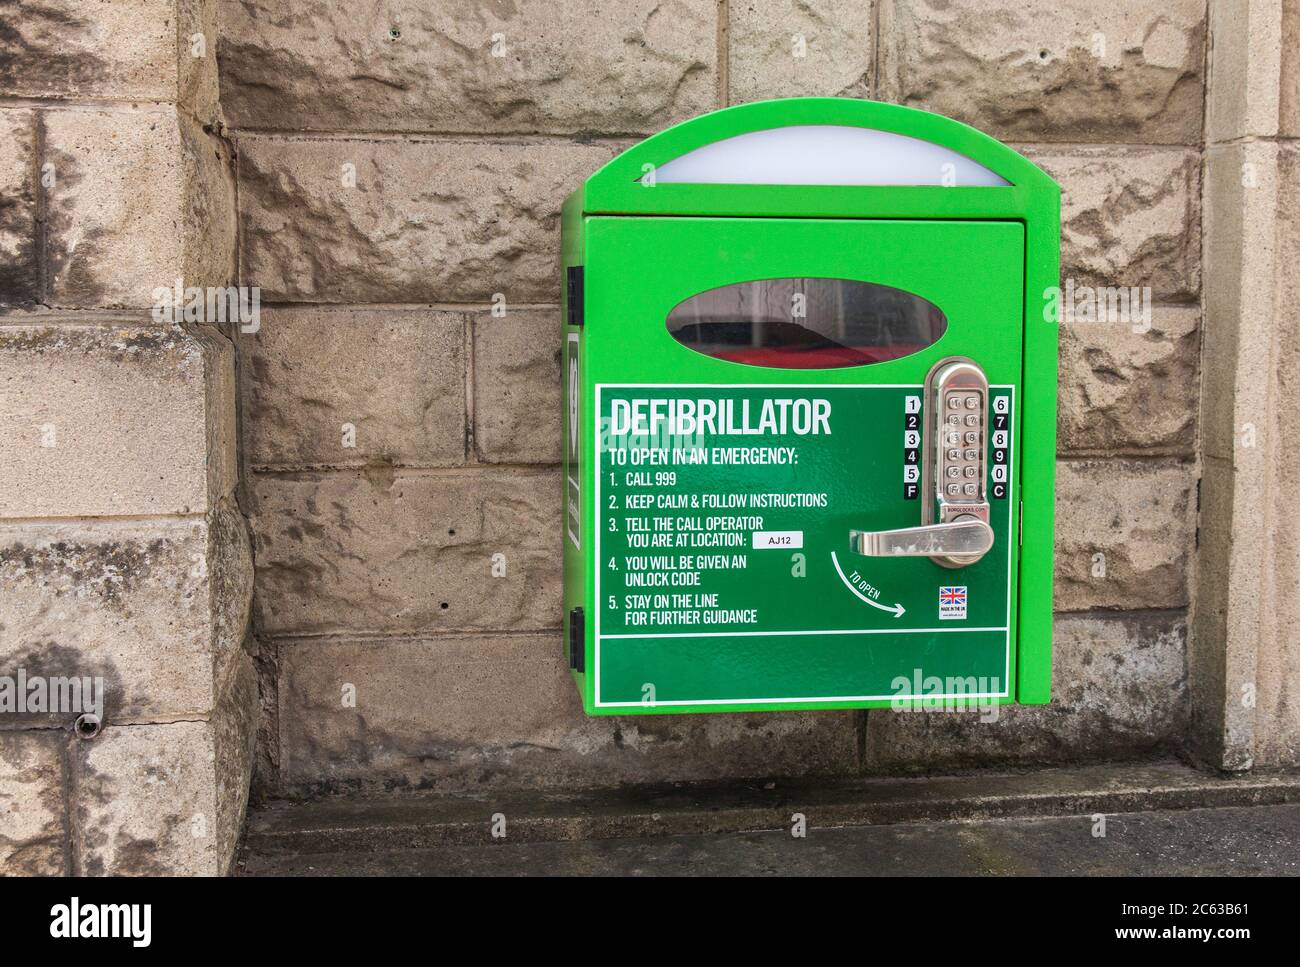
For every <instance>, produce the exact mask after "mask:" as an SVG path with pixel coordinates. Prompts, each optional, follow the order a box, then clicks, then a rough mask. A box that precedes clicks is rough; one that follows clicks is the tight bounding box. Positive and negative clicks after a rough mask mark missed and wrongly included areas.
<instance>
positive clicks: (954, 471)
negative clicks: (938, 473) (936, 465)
mask: <svg viewBox="0 0 1300 967" xmlns="http://www.w3.org/2000/svg"><path fill="white" fill-rule="evenodd" d="M948 476H949V477H960V476H961V467H949V468H948Z"/></svg>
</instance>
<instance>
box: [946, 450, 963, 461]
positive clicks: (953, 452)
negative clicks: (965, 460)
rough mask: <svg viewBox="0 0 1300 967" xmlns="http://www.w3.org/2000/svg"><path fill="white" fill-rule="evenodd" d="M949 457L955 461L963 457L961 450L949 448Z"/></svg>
mask: <svg viewBox="0 0 1300 967" xmlns="http://www.w3.org/2000/svg"><path fill="white" fill-rule="evenodd" d="M948 459H949V460H953V461H956V460H960V459H961V451H960V450H949V451H948Z"/></svg>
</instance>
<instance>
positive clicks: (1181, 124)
mask: <svg viewBox="0 0 1300 967" xmlns="http://www.w3.org/2000/svg"><path fill="white" fill-rule="evenodd" d="M881 3H882V7H881V25H880V36H881V52H880V58H881V96H882V97H883V98H884V99H885V100H890V101H897V102H900V103H903V104H910V105H915V106H918V107H924V108H926V109H927V110H930V111H936V112H938V113H939V114H946V115H948V116H949V117H954V118H957V119H958V120H961V121H965V122H966V123H968V124H972V125H974V126H975V127H977V128H980V129H981V130H984V131H987V132H988V133H989V134H991V135H993V136H994V137H996V138H1000V139H1003V140H1021V141H1069V142H1079V141H1092V142H1112V141H1121V142H1123V141H1137V142H1146V143H1159V144H1163V143H1173V144H1195V143H1197V141H1198V140H1199V139H1200V134H1201V103H1202V97H1203V92H1204V76H1203V70H1202V64H1203V60H1204V56H1205V4H1204V3H1203V2H1201V0H1170V2H1168V3H1163V4H1146V3H1143V4H1113V5H1109V6H1107V5H1102V4H1097V3H1093V2H1090V0H1059V2H1054V3H1017V2H1014V0H974V2H971V0H967V2H964V3H956V4H954V3H949V2H948V0H881Z"/></svg>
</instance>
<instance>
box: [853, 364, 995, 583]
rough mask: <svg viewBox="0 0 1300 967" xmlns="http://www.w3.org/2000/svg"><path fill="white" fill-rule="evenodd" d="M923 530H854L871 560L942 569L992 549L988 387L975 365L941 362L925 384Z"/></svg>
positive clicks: (856, 544) (857, 546) (859, 547)
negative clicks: (919, 561) (926, 563)
mask: <svg viewBox="0 0 1300 967" xmlns="http://www.w3.org/2000/svg"><path fill="white" fill-rule="evenodd" d="M925 408H926V411H927V415H926V417H925V421H924V424H923V426H924V434H923V436H922V441H921V451H922V454H923V458H922V459H923V464H922V469H921V495H922V498H923V499H922V502H921V503H922V511H921V526H920V527H904V528H900V529H897V530H886V531H858V530H854V531H850V532H849V544H850V547H851V548H852V550H854V551H856V552H857V553H858V554H862V555H865V556H868V557H900V556H901V557H928V558H930V559H931V560H932V561H934V562H935V563H936V564H939V565H941V566H943V567H950V568H958V567H966V566H967V565H969V564H974V563H975V562H976V561H978V560H979V559H980V558H981V557H983V556H984V555H985V554H987V553H988V551H989V549H990V548H992V547H993V529H992V528H991V527H990V526H989V504H988V494H987V491H986V489H985V488H986V486H987V485H986V480H987V478H988V468H987V460H986V458H985V454H986V453H987V444H988V411H989V384H988V380H987V379H986V378H985V376H984V371H983V370H982V369H980V367H979V366H978V365H976V364H975V363H974V362H973V361H972V360H970V359H966V358H965V357H960V356H953V357H950V358H948V359H943V360H940V361H939V362H938V363H936V364H935V366H934V367H933V368H932V369H931V370H930V373H929V375H928V376H927V377H926V380H925Z"/></svg>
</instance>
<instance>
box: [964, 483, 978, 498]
mask: <svg viewBox="0 0 1300 967" xmlns="http://www.w3.org/2000/svg"><path fill="white" fill-rule="evenodd" d="M979 492H980V485H979V484H973V483H968V484H966V485H965V486H964V487H962V493H964V494H965V495H966V496H967V497H978V496H979Z"/></svg>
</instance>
